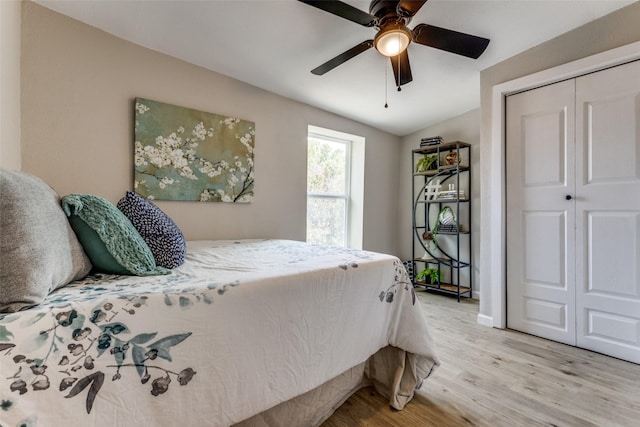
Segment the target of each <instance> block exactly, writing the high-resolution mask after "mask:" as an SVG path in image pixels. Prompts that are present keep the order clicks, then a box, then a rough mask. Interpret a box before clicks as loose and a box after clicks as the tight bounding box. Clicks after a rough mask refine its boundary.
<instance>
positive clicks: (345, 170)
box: [307, 133, 351, 246]
mask: <svg viewBox="0 0 640 427" xmlns="http://www.w3.org/2000/svg"><path fill="white" fill-rule="evenodd" d="M350 167H351V141H349V140H344V139H339V138H334V137H329V136H327V135H320V134H315V133H309V137H308V151H307V242H312V243H325V244H328V245H335V246H349V200H350V194H349V193H350V187H351V186H350V180H351V171H350Z"/></svg>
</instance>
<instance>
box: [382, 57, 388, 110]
mask: <svg viewBox="0 0 640 427" xmlns="http://www.w3.org/2000/svg"><path fill="white" fill-rule="evenodd" d="M383 64H384V108H389V103H388V102H387V101H388V99H387V92H388V91H387V81H388V80H389V78H388V77H387V64H386V63H385V62H383Z"/></svg>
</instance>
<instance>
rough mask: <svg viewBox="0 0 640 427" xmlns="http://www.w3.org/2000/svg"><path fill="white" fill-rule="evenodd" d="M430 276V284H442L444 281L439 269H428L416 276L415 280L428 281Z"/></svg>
mask: <svg viewBox="0 0 640 427" xmlns="http://www.w3.org/2000/svg"><path fill="white" fill-rule="evenodd" d="M427 276H429V279H430V283H440V282H441V281H442V272H440V271H439V270H438V269H437V268H433V267H428V268H425V269H424V270H422V271H421V272H419V273H418V274H416V277H415V280H422V279H426V278H427Z"/></svg>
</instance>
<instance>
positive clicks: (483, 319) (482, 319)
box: [477, 314, 493, 328]
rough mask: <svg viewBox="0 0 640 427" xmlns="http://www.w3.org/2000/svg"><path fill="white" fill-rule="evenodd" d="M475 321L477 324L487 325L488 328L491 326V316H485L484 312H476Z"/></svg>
mask: <svg viewBox="0 0 640 427" xmlns="http://www.w3.org/2000/svg"><path fill="white" fill-rule="evenodd" d="M477 322H478V325H482V326H488V327H490V328H492V327H493V317H491V316H487V315H485V314H478V317H477Z"/></svg>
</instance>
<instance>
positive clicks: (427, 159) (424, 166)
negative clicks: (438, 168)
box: [416, 154, 438, 172]
mask: <svg viewBox="0 0 640 427" xmlns="http://www.w3.org/2000/svg"><path fill="white" fill-rule="evenodd" d="M437 160H438V155H437V154H432V155H430V156H423V157H422V158H421V159H420V160H418V161H417V162H416V172H425V171H427V170H429V169H434V166H435V165H437Z"/></svg>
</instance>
